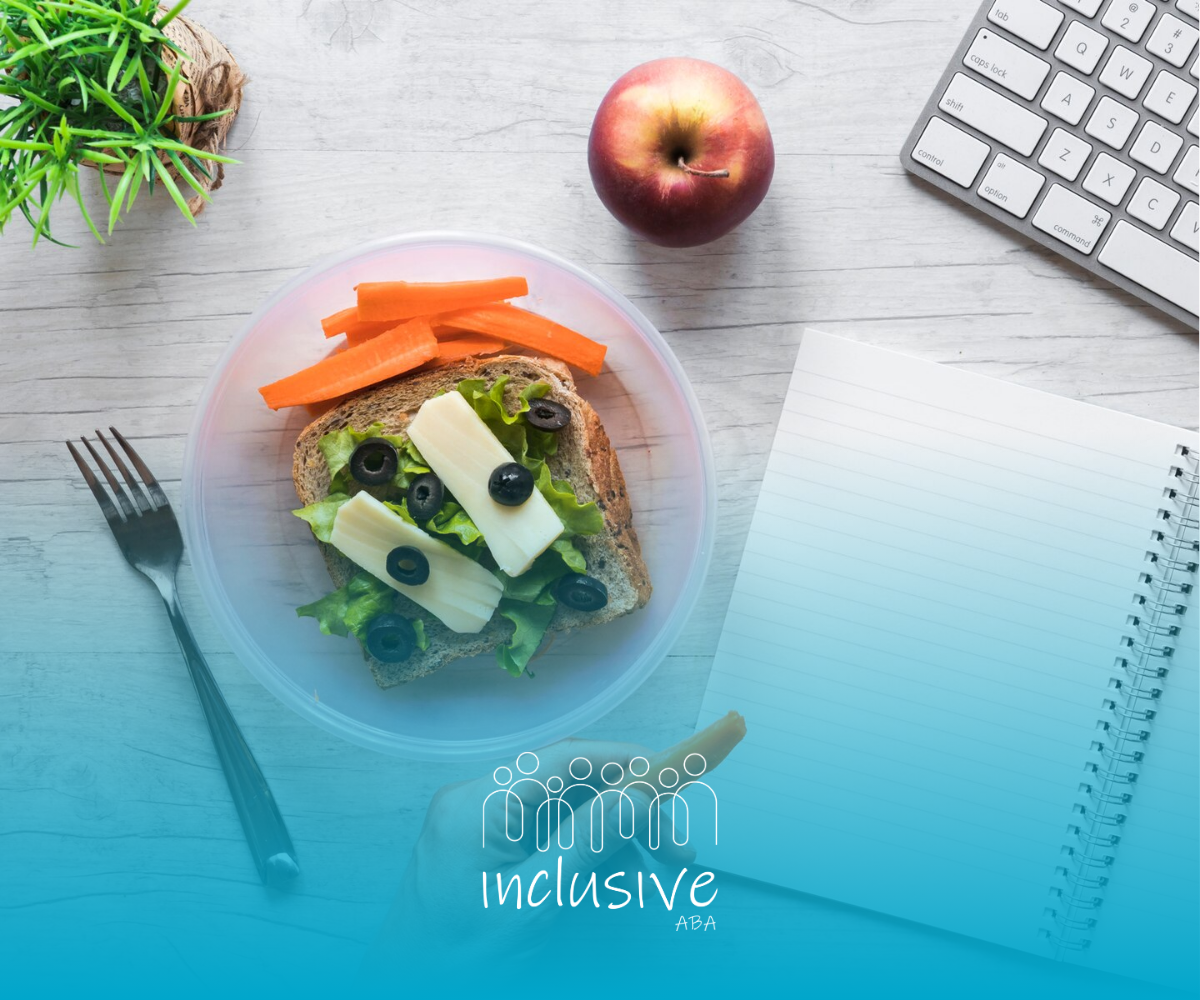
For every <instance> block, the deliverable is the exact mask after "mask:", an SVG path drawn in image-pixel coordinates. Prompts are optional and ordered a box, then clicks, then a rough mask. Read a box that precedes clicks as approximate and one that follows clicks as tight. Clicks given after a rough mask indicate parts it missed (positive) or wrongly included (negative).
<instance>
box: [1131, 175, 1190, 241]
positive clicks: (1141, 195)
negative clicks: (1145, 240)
mask: <svg viewBox="0 0 1200 1000" xmlns="http://www.w3.org/2000/svg"><path fill="white" fill-rule="evenodd" d="M1178 204H1179V195H1177V194H1176V193H1175V192H1174V191H1172V190H1171V189H1170V188H1169V187H1163V186H1162V185H1161V184H1159V183H1158V181H1156V180H1152V179H1151V178H1149V177H1143V178H1142V183H1141V184H1139V185H1138V186H1137V190H1136V191H1134V192H1133V197H1132V198H1130V199H1129V204H1128V205H1126V206H1125V211H1126V212H1128V213H1129V214H1130V215H1132V216H1133V217H1134V218H1135V219H1141V221H1142V222H1144V223H1146V225H1148V226H1153V227H1154V228H1155V229H1162V227H1163V226H1165V225H1166V224H1167V220H1168V219H1169V218H1170V217H1171V213H1172V212H1174V211H1175V206H1176V205H1178Z"/></svg>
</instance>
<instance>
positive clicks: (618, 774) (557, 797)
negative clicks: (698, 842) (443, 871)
mask: <svg viewBox="0 0 1200 1000" xmlns="http://www.w3.org/2000/svg"><path fill="white" fill-rule="evenodd" d="M540 766H541V761H540V760H539V759H538V755H537V754H535V753H532V752H530V751H526V752H525V753H523V754H521V755H520V756H519V757H518V758H517V762H516V767H517V772H518V773H519V774H520V777H514V775H513V773H512V771H511V769H509V768H507V767H498V768H496V770H495V771H494V772H492V777H493V779H494V780H495V782H496V784H497V786H499V787H497V788H496V789H495V790H494V791H492V792H490V793H489V794H488V795H487V797H486V798H484V800H483V813H482V822H481V833H482V846H483V847H487V819H488V803H489V802H491V800H492V799H493V798H494V797H496V796H500V797H501V798H502V800H503V803H504V804H503V807H502V808H503V809H504V834H505V836H506V837H507V838H508V839H509V840H510V841H512V842H513V843H516V842H518V841H521V840H523V839H524V838H525V813H526V809H527V808H529V807H531V806H532V807H533V808H534V809H535V812H534V827H535V838H534V842H535V844H536V846H537V849H538V850H539V851H548V850H550V841H551V837H552V836H553V837H554V839H555V840H556V841H557V843H558V847H559V848H560V849H562V850H570V849H571V848H572V847H574V846H575V809H574V808H573V807H572V806H571V804H570V803H569V802H568V801H567V796H568V795H569V794H570V793H571V792H572V791H574V790H576V789H579V790H584V791H585V794H588V795H589V796H590V798H589V799H588V801H587V807H588V808H587V812H588V836H589V841H590V844H591V849H592V850H593V851H594V852H596V853H597V854H599V853H600V852H602V851H603V850H604V829H605V823H604V818H605V810H606V808H612V806H610V805H609V803H612V802H614V800H615V808H616V809H617V817H618V820H617V832H618V833H619V834H620V836H621V837H622V838H624V839H625V840H629V839H631V838H632V837H633V836H634V835H635V833H636V829H637V825H638V809H637V805H636V803H635V802H634V800H633V798H631V797H630V795H629V792H630V791H633V790H634V789H641V790H644V792H645V795H646V798H647V799H648V800H649V803H648V805H647V807H646V809H645V810H644V812H645V815H646V823H647V825H648V830H647V845H648V846H649V847H650V849H651V850H657V849H658V847H659V844H660V839H661V836H662V812H663V810H664V808H665V806H666V804H667V803H668V802H669V803H670V809H671V826H672V832H671V839H672V840H673V841H674V843H675V844H676V845H677V846H679V847H683V846H685V845H686V844H687V842H688V837H689V834H690V828H691V821H690V820H691V817H690V806H689V804H688V801H687V799H686V798H684V797H683V792H684V791H685V790H686V789H688V788H690V787H696V788H703V789H706V790H707V792H708V794H709V795H711V796H712V807H713V813H712V815H713V843H714V844H716V843H717V793H716V792H714V791H713V789H712V786H711V785H709V784H708V783H707V782H705V781H701V780H700V776H701V775H702V774H704V772H705V770H706V769H707V767H708V762H707V761H705V759H704V755H703V754H698V753H693V754H689V755H688V756H687V757H686V758H684V761H683V769H684V771H685V772H686V774H687V777H688V780H687V781H684V782H682V783H680V780H679V779H680V775H679V773H678V772H677V771H676V770H675V769H674V768H673V767H665V768H663V769H662V770H661V771H659V773H658V774H657V775H656V776H655V778H656V779H657V782H658V785H657V787H656V785H655V783H654V782H653V781H648V780H646V779H647V777H648V776H649V772H650V762H649V761H648V760H647V759H646V758H645V757H634V758H633V759H632V760H630V761H629V766H628V774H627V773H626V768H625V767H622V766H621V765H620V764H619V763H617V762H616V761H609V762H608V763H607V764H605V765H604V766H603V767H601V768H600V773H599V779H600V787H599V789H597V788H596V786H595V785H592V784H588V783H587V782H588V779H590V778H591V777H592V762H591V761H590V760H588V759H587V758H586V757H576V758H575V759H574V760H572V761H571V763H570V764H568V765H567V772H568V773H569V774H570V776H571V777H572V778H573V779H574V782H573V783H572V784H570V785H567V784H566V783H565V782H564V781H563V779H562V778H561V777H559V776H558V775H557V774H554V775H551V776H550V777H548V778H547V779H546V781H545V783H543V782H542V781H541V780H539V779H538V778H537V777H535V775H536V774H537V771H538V768H539V767H540ZM522 785H524V786H526V787H525V788H523V789H522V790H521V791H520V792H518V791H517V789H518V787H519V786H522ZM522 795H524V796H525V798H522ZM704 798H705V800H706V801H707V796H705V797H704ZM526 799H529V800H530V801H528V802H527V801H526ZM680 806H682V810H681V813H682V832H683V839H682V840H680V839H679V834H680V823H679V819H680V816H679V815H677V810H678V809H679V807H680ZM514 815H515V817H516V818H517V819H518V820H519V829H518V830H517V831H516V833H515V834H514V832H513V830H512V820H513V817H514ZM626 818H628V820H629V823H628V828H626V824H625V820H626ZM564 831H566V832H567V838H566V841H565V842H564Z"/></svg>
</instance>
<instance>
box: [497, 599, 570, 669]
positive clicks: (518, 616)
mask: <svg viewBox="0 0 1200 1000" xmlns="http://www.w3.org/2000/svg"><path fill="white" fill-rule="evenodd" d="M499 610H500V614H502V615H503V616H504V617H505V618H507V619H508V620H509V621H510V622H512V623H513V625H514V626H515V628H514V630H513V636H512V638H511V639H510V640H509V641H508V642H506V643H504V644H502V645H500V646H497V647H496V662H497V663H499V664H500V666H502V667H503V668H504V669H505V670H507V671H508V672H509V673H510V674H512V675H513V676H514V677H520V676H521V674H523V673H524V672H525V667H526V666H527V665H528V664H529V661H530V660H531V659H532V658H533V654H534V653H536V652H537V651H538V647H539V646H541V644H542V639H543V638H544V637H545V635H546V629H547V627H549V625H550V619H551V618H553V617H554V612H555V611H556V610H557V605H556V604H555V603H554V598H553V597H551V598H550V603H549V604H542V603H537V604H528V603H526V602H524V601H510V600H501V601H500V609H499Z"/></svg>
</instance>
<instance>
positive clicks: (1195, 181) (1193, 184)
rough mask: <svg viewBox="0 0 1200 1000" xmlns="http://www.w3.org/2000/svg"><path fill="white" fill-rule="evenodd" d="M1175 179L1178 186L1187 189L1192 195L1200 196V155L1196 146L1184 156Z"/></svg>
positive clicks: (1190, 147) (1189, 149)
mask: <svg viewBox="0 0 1200 1000" xmlns="http://www.w3.org/2000/svg"><path fill="white" fill-rule="evenodd" d="M1173 179H1174V181H1175V183H1176V184H1178V185H1179V186H1180V187H1185V188H1187V189H1188V190H1189V191H1191V192H1192V194H1200V155H1197V153H1196V147H1195V146H1189V147H1188V151H1187V152H1186V153H1184V154H1183V159H1182V160H1180V161H1179V169H1178V170H1176V171H1175V177H1174V178H1173Z"/></svg>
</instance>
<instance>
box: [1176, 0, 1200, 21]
mask: <svg viewBox="0 0 1200 1000" xmlns="http://www.w3.org/2000/svg"><path fill="white" fill-rule="evenodd" d="M1175 9H1176V10H1179V11H1183V13H1185V14H1191V15H1192V17H1195V18H1200V0H1175Z"/></svg>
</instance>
